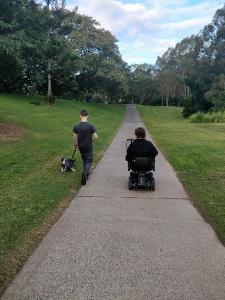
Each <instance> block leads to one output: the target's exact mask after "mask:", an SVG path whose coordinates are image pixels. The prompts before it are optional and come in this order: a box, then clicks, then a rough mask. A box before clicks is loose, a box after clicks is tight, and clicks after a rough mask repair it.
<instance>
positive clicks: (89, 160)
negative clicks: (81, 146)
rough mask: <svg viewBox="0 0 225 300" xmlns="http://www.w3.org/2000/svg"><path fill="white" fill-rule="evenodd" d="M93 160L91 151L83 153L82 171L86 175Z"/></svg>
mask: <svg viewBox="0 0 225 300" xmlns="http://www.w3.org/2000/svg"><path fill="white" fill-rule="evenodd" d="M92 162H93V152H92V151H91V152H88V153H85V164H84V172H85V174H86V175H87V176H88V175H89V174H90V169H91V165H92Z"/></svg>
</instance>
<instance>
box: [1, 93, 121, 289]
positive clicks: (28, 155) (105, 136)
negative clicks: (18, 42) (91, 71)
mask: <svg viewBox="0 0 225 300" xmlns="http://www.w3.org/2000/svg"><path fill="white" fill-rule="evenodd" d="M30 101H31V99H30V98H26V97H13V96H0V121H7V122H11V123H14V124H17V125H18V126H21V127H22V128H23V129H24V130H23V131H22V133H23V135H22V137H21V136H20V138H19V139H18V137H17V139H12V138H9V139H7V138H5V137H3V138H0V161H1V168H0V178H1V185H0V292H1V291H3V289H4V288H5V286H6V285H7V283H8V282H9V280H10V279H11V278H12V276H13V275H14V274H15V273H16V272H17V271H18V270H19V269H20V267H21V265H22V263H23V262H24V261H25V260H26V258H27V256H28V255H29V254H30V253H31V251H32V250H33V249H34V248H35V246H36V245H37V243H38V242H39V241H40V239H41V238H42V237H43V235H44V233H46V232H47V230H48V228H49V227H50V226H51V224H52V223H53V222H54V221H55V220H56V219H57V217H58V216H59V215H60V212H61V211H62V210H63V208H64V207H66V205H68V203H69V201H70V200H71V199H72V197H73V196H74V195H75V193H76V191H77V190H78V188H79V186H80V174H81V161H80V155H79V154H78V153H77V155H76V158H77V163H78V166H77V171H76V172H73V173H70V174H66V175H63V174H61V173H60V158H61V157H62V156H65V157H68V158H69V157H70V156H71V154H72V152H73V140H72V127H73V125H74V123H76V122H78V121H79V112H80V110H81V109H82V108H86V109H87V110H88V111H89V115H90V122H91V123H93V124H94V125H95V126H96V127H97V132H98V135H99V139H98V140H97V141H96V142H95V145H94V149H95V151H94V162H95V163H96V162H97V161H98V160H99V158H100V157H101V155H102V153H103V150H104V149H105V148H106V146H107V145H108V144H109V143H110V141H111V140H112V138H113V136H114V135H115V133H116V130H117V129H118V127H119V126H120V124H121V121H122V118H123V113H124V107H122V106H116V105H113V106H111V105H104V104H86V103H85V104H84V103H76V102H72V101H63V100H60V101H59V100H58V101H57V102H56V104H54V105H53V106H52V107H46V106H45V105H44V103H43V105H40V106H35V105H31V104H30V103H29V102H30ZM2 124H3V123H2Z"/></svg>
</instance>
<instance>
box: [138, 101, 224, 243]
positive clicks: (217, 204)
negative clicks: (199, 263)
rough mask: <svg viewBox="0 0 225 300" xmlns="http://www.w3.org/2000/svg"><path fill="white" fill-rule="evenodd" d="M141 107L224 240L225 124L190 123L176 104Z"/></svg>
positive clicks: (153, 132)
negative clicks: (174, 105) (173, 105)
mask: <svg viewBox="0 0 225 300" xmlns="http://www.w3.org/2000/svg"><path fill="white" fill-rule="evenodd" d="M138 110H139V112H140V115H141V117H142V118H143V120H144V123H145V125H146V127H147V128H148V130H149V132H150V133H151V135H152V137H153V139H154V141H155V142H156V143H157V145H158V146H159V147H160V150H161V151H162V152H163V154H164V155H165V156H166V158H167V159H168V160H169V161H170V162H171V164H172V165H173V167H174V168H175V170H176V172H177V175H178V177H179V178H180V179H181V181H182V182H183V184H184V186H185V187H186V190H187V191H188V193H189V194H190V195H191V197H192V199H193V201H194V204H195V205H196V207H198V209H199V210H200V212H201V213H202V215H203V216H204V218H205V219H206V220H207V221H208V222H209V223H211V224H212V225H213V227H214V228H215V231H216V232H217V234H218V236H219V238H220V239H221V241H222V242H223V243H224V244H225V124H224V123H217V124H215V123H211V124H197V123H190V121H189V120H185V119H184V118H183V117H182V116H181V109H179V108H175V107H147V106H139V107H138Z"/></svg>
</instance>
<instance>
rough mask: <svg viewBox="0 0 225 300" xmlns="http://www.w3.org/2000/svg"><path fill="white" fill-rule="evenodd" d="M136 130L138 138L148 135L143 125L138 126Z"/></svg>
mask: <svg viewBox="0 0 225 300" xmlns="http://www.w3.org/2000/svg"><path fill="white" fill-rule="evenodd" d="M134 132H135V135H136V137H137V138H141V139H144V138H145V137H146V132H145V129H144V128H143V127H138V128H136V129H135V131H134Z"/></svg>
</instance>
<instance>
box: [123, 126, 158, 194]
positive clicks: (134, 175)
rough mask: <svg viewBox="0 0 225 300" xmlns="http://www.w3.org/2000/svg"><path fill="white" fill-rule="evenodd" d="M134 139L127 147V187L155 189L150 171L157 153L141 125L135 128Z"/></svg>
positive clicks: (153, 166)
mask: <svg viewBox="0 0 225 300" xmlns="http://www.w3.org/2000/svg"><path fill="white" fill-rule="evenodd" d="M135 137H136V138H135V140H132V141H131V143H130V145H129V147H128V148H127V154H126V160H127V161H128V170H132V172H130V177H129V189H132V188H133V187H136V188H137V187H146V188H149V189H151V190H155V180H154V178H153V173H152V172H151V171H154V170H155V157H156V156H157V155H158V151H157V149H156V147H155V146H154V145H153V144H152V142H150V141H148V140H146V139H145V138H146V131H145V129H144V128H143V127H138V128H136V129H135Z"/></svg>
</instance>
